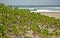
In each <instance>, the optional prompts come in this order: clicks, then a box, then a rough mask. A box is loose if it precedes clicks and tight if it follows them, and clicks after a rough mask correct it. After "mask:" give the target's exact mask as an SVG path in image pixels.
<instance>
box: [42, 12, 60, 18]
mask: <svg viewBox="0 0 60 38" xmlns="http://www.w3.org/2000/svg"><path fill="white" fill-rule="evenodd" d="M41 15H46V16H50V17H55V18H60V12H41Z"/></svg>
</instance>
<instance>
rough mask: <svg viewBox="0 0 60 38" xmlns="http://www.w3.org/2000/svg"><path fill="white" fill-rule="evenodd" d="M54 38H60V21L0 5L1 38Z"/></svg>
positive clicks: (25, 10) (26, 10)
mask: <svg viewBox="0 0 60 38" xmlns="http://www.w3.org/2000/svg"><path fill="white" fill-rule="evenodd" d="M52 37H55V38H58V37H60V19H56V18H54V17H48V16H44V15H41V14H40V13H35V12H30V10H28V9H18V7H14V9H13V8H12V7H10V6H6V5H4V4H0V38H52Z"/></svg>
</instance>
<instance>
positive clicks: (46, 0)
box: [0, 0, 60, 5]
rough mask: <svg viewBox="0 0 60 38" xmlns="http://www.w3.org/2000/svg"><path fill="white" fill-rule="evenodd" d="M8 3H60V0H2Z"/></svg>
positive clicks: (0, 1) (1, 1) (0, 0)
mask: <svg viewBox="0 0 60 38" xmlns="http://www.w3.org/2000/svg"><path fill="white" fill-rule="evenodd" d="M0 3H4V4H6V5H60V0H0Z"/></svg>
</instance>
